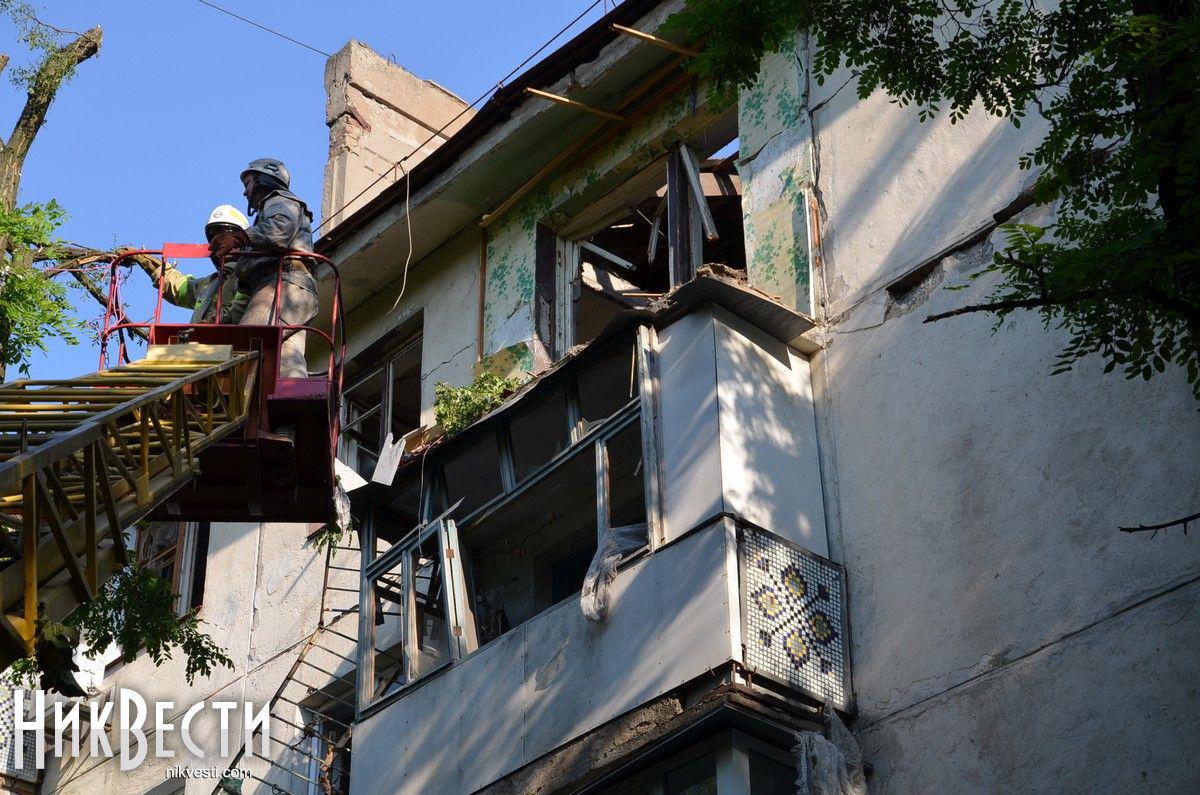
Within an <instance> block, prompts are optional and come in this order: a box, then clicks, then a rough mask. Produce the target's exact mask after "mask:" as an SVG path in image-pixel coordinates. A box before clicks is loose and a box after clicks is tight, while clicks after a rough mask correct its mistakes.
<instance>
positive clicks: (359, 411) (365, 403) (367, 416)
mask: <svg viewBox="0 0 1200 795" xmlns="http://www.w3.org/2000/svg"><path fill="white" fill-rule="evenodd" d="M384 391H385V390H384V369H383V368H382V367H381V368H379V369H377V370H376V371H375V372H373V373H371V374H370V375H368V376H367V377H365V378H363V379H361V380H360V381H358V382H357V383H356V384H354V385H353V386H352V387H350V388H349V389H347V390H345V392H344V393H343V395H342V398H343V407H344V408H343V410H342V412H343V413H342V430H341V438H340V446H341V451H340V452H341V455H340V457H341V459H342V460H343V461H345V462H346V463H347V464H349V465H350V466H351V467H353V468H354V470H355V471H356V472H358V474H360V475H362V476H363V477H365V478H367V479H368V480H369V479H370V478H371V473H373V472H374V471H375V463H376V461H378V460H379V444H380V440H381V433H382V431H381V429H382V426H381V425H380V422H381V420H382V413H383V406H382V400H383V398H384Z"/></svg>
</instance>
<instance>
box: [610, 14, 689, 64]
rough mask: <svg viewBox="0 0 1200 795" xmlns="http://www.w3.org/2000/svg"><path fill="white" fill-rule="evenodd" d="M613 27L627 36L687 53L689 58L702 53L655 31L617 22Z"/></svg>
mask: <svg viewBox="0 0 1200 795" xmlns="http://www.w3.org/2000/svg"><path fill="white" fill-rule="evenodd" d="M612 29H613V30H615V31H616V32H617V33H623V34H625V35H626V36H632V37H633V38H635V39H639V40H641V41H644V42H646V43H647V44H653V45H654V46H655V47H661V48H662V49H664V50H670V51H671V52H677V53H679V54H680V55H686V56H687V57H689V58H695V57H696V56H697V55H699V54H700V52H699V51H698V50H693V49H692V48H691V47H685V46H683V45H682V44H676V43H675V42H673V41H667V40H666V39H664V38H662V37H661V36H655V35H654V34H653V33H646V32H645V31H641V30H637V29H635V28H627V27H625V26H624V25H618V24H617V23H615V22H614V23H613V25H612Z"/></svg>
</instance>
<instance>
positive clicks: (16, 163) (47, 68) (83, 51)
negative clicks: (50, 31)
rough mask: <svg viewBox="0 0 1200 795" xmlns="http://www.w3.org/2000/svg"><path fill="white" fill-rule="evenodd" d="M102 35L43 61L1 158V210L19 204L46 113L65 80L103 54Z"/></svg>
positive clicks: (94, 32)
mask: <svg viewBox="0 0 1200 795" xmlns="http://www.w3.org/2000/svg"><path fill="white" fill-rule="evenodd" d="M101 38H102V32H101V30H100V28H99V27H95V28H92V29H91V30H89V31H87V32H86V33H83V34H81V35H80V36H79V38H77V39H75V40H74V41H73V42H71V43H70V44H67V45H64V46H63V47H61V48H60V49H58V50H56V51H54V52H53V53H51V54H50V55H49V56H48V57H47V58H46V60H44V61H42V64H41V66H39V67H38V70H37V72H36V73H34V76H33V79H32V81H31V82H30V84H29V96H28V98H27V99H26V100H25V107H24V108H23V109H22V110H21V115H20V117H19V118H18V119H17V123H16V125H15V126H14V127H13V131H12V134H11V135H10V136H9V138H8V143H7V145H6V146H5V147H4V151H3V156H2V157H0V166H2V169H0V207H3V208H4V209H8V210H11V209H12V208H13V206H14V205H15V204H16V200H17V188H18V186H19V184H20V181H21V167H22V166H23V165H24V162H25V155H26V154H28V152H29V147H30V145H31V144H32V143H33V139H34V137H35V136H37V133H38V130H40V129H41V128H42V124H43V123H45V121H46V112H47V111H48V110H49V109H50V103H51V102H53V101H54V96H55V94H57V93H58V89H59V87H60V86H61V85H62V83H63V80H65V79H66V78H67V76H68V75H70V74H71V71H72V70H73V69H74V68H75V67H76V66H78V65H79V64H81V63H83V62H84V61H86V60H87V59H88V58H91V57H92V56H93V55H95V54H96V53H97V52H99V51H100V42H101Z"/></svg>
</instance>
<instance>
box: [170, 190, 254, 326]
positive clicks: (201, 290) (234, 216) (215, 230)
mask: <svg viewBox="0 0 1200 795" xmlns="http://www.w3.org/2000/svg"><path fill="white" fill-rule="evenodd" d="M249 228H250V219H248V218H246V216H245V215H244V214H243V213H242V211H241V210H239V209H237V208H236V207H234V206H232V205H229V204H222V205H221V206H220V207H217V208H216V209H214V210H213V211H212V213H210V214H209V216H208V223H206V224H205V225H204V236H205V237H206V238H207V239H208V243H209V246H210V247H211V246H212V245H213V244H214V242H215V241H218V240H220V239H222V238H223V237H225V236H228V235H231V234H232V235H235V236H236V235H237V234H239V233H240V234H243V235H244V234H245V233H246V230H247V229H249ZM213 266H214V267H220V262H219V260H218V259H217V258H216V257H213ZM219 281H220V280H219V279H218V278H217V274H216V273H213V274H211V275H209V276H191V275H189V274H186V273H182V272H180V270H179V269H178V268H176V267H175V265H174V264H172V263H167V267H166V269H165V271H164V272H163V278H162V283H163V285H162V287H163V298H165V299H167V301H169V302H171V303H172V304H175V306H182V307H183V308H184V309H190V310H192V322H193V323H213V322H215V320H216V317H217V284H218V282H219ZM248 300H249V296H247V295H245V294H243V293H242V292H240V291H239V290H238V282H237V275H236V273H235V265H234V263H233V262H227V263H226V264H225V283H224V286H223V287H222V288H221V322H222V323H237V322H238V321H239V320H241V319H242V313H243V312H244V311H245V310H246V302H247V301H248Z"/></svg>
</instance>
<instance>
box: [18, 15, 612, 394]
mask: <svg viewBox="0 0 1200 795" xmlns="http://www.w3.org/2000/svg"><path fill="white" fill-rule="evenodd" d="M214 2H217V4H218V5H221V6H223V7H225V8H228V9H230V10H232V11H235V12H237V13H239V14H241V15H242V16H245V17H248V18H250V19H253V20H254V21H256V22H259V23H261V24H263V25H266V26H268V27H272V28H275V29H276V30H279V31H280V32H282V33H285V34H287V35H289V36H292V37H293V38H296V39H299V40H300V41H303V42H305V43H307V44H310V45H311V46H313V47H315V48H317V49H319V50H323V51H325V52H335V51H337V50H338V49H339V48H341V47H342V45H343V44H345V43H346V41H348V40H349V39H352V38H353V39H358V40H359V41H362V42H364V43H366V44H368V45H370V46H371V47H373V48H374V49H375V50H376V51H378V52H379V53H381V54H383V55H384V56H388V57H391V58H392V59H393V60H394V61H396V62H397V63H399V64H400V65H402V66H404V67H405V68H406V69H408V70H409V71H412V72H414V73H415V74H417V75H419V76H421V77H426V78H429V79H431V80H436V81H437V82H439V83H441V84H442V85H444V86H446V87H447V88H449V89H450V90H452V91H454V92H455V93H457V94H458V95H459V96H461V97H463V98H464V99H466V100H467V101H468V102H470V101H473V100H475V99H476V98H477V97H479V95H480V94H482V93H484V92H485V91H488V90H489V88H491V87H493V86H494V85H495V83H496V81H497V80H499V79H500V78H501V77H503V76H504V75H505V74H506V73H507V72H508V71H509V70H511V69H512V68H513V67H515V66H516V65H517V64H519V63H520V62H521V61H522V60H524V59H525V57H526V56H528V55H529V54H530V53H531V52H533V50H535V49H536V48H537V47H539V46H540V45H541V44H542V43H543V42H544V41H545V40H546V39H547V38H549V37H550V36H551V35H552V34H554V33H555V32H557V31H558V30H559V29H560V28H561V27H563V26H564V25H565V24H566V23H567V22H569V21H570V20H571V19H573V18H574V17H575V16H576V15H577V14H579V13H580V12H581V11H583V9H584V8H586V7H587V6H588V5H590V4H591V0H522V2H520V3H496V2H482V1H480V0H453V2H440V3H429V2H418V1H417V0H400V1H398V2H397V1H393V2H365V1H363V0H340V2H337V3H328V2H320V1H319V0H289V2H255V3H250V2H245V1H244V0H242V1H241V2H239V1H238V0H214ZM604 5H605V4H604V3H600V4H597V5H596V7H595V8H594V9H592V11H591V12H590V13H589V14H588V15H587V16H586V17H585V18H584V19H583V20H582V21H581V22H579V23H578V24H576V25H575V27H574V28H572V29H571V31H569V32H568V33H567V34H566V36H564V37H563V38H561V39H559V40H558V41H556V42H555V44H554V45H552V47H551V48H550V49H553V47H555V46H558V45H559V44H561V43H562V42H563V41H565V40H566V39H567V37H569V36H570V35H573V34H574V33H576V32H578V31H579V30H581V29H582V28H583V27H584V26H585V25H587V24H588V23H590V22H592V21H595V19H597V18H598V17H599V16H600V15H601V14H602V13H603V10H604V9H603V7H604ZM608 5H609V6H610V7H611V5H612V2H609V3H608ZM38 6H39V16H40V18H41V19H43V20H44V21H46V22H48V23H50V24H53V25H55V26H57V27H60V28H70V29H73V30H85V29H87V28H89V27H91V26H93V25H100V26H101V27H102V28H103V30H104V44H103V47H102V48H101V52H100V54H99V56H98V57H96V58H93V59H92V60H90V61H88V62H86V63H84V64H83V65H82V66H81V67H80V68H79V70H78V73H77V74H76V75H75V77H74V79H73V80H72V81H71V82H70V83H69V84H67V85H66V86H65V87H64V88H63V89H62V91H60V93H59V96H58V99H57V100H56V101H55V103H54V105H53V106H52V107H51V109H50V114H49V117H48V119H47V123H46V125H45V127H44V128H43V129H42V131H41V133H40V134H39V135H38V138H37V140H36V141H35V142H34V145H33V149H32V150H31V151H30V154H29V157H28V159H27V160H26V162H25V170H24V175H23V177H22V182H21V196H20V199H21V201H22V202H30V201H39V202H40V201H46V200H48V199H50V198H54V199H57V200H58V202H59V203H60V204H62V205H63V206H64V207H65V208H66V209H67V211H68V213H69V215H70V218H69V220H68V222H67V224H66V225H65V226H64V227H63V229H62V230H61V232H60V234H61V236H62V237H63V238H64V239H66V240H72V241H76V242H79V243H82V244H87V245H92V246H96V247H111V246H114V245H125V244H129V245H140V246H145V247H148V248H157V247H158V246H159V245H160V244H161V243H162V242H164V241H175V242H201V241H202V240H203V232H202V226H203V223H204V219H205V218H206V217H207V215H208V213H209V211H210V210H211V209H212V208H213V207H214V206H216V205H217V204H221V203H224V202H230V203H233V204H235V205H238V206H242V201H243V200H242V197H241V184H240V183H239V182H238V173H239V172H240V171H241V169H242V167H243V166H244V164H245V163H246V162H247V161H249V160H251V159H253V158H255V157H266V156H270V157H278V158H280V159H282V160H283V161H284V162H286V163H287V164H288V166H289V167H290V168H291V171H292V175H293V189H294V190H295V191H296V193H298V194H299V195H301V196H302V197H304V198H305V199H307V200H308V201H309V203H310V205H311V206H312V208H313V210H314V212H319V210H320V203H321V202H320V198H321V175H322V170H323V169H324V164H325V157H326V153H327V149H328V131H327V128H326V127H325V92H324V86H323V84H322V75H323V70H324V66H325V58H324V57H323V56H321V55H318V54H316V53H314V52H311V51H310V50H307V49H304V48H302V47H299V46H297V45H295V44H292V43H290V42H287V41H284V40H283V39H280V38H277V37H275V36H272V35H270V34H269V33H265V32H263V31H261V30H258V29H256V28H254V27H252V26H250V25H247V24H246V23H244V22H240V21H238V20H236V19H233V18H231V17H229V16H227V15H225V14H222V13H220V12H218V11H215V10H213V9H211V8H208V7H206V6H204V5H202V4H201V3H199V2H197V0H119V1H118V0H109V1H108V2H101V3H97V2H96V1H95V0H57V1H56V2H52V3H44V4H38ZM549 51H550V50H547V52H549ZM0 52H5V53H9V54H10V55H11V56H12V58H13V63H14V64H20V63H22V62H23V61H26V58H25V53H24V51H23V50H22V48H21V45H19V44H18V43H17V42H16V41H15V31H14V29H13V27H12V25H11V23H9V22H8V21H7V20H4V21H2V22H0ZM24 100H25V92H24V90H23V89H19V88H17V87H15V86H13V85H12V83H11V82H10V81H9V80H7V74H6V75H5V79H3V80H0V130H2V132H0V134H2V135H3V136H4V137H7V135H8V132H9V130H11V128H12V124H13V122H14V121H15V120H16V116H17V114H18V113H19V111H20V108H21V107H22V105H23V104H24ZM205 265H206V263H202V262H198V263H194V267H195V269H196V270H197V272H201V271H202V269H203V268H204V267H205ZM132 279H133V282H132V283H131V285H130V287H128V288H126V290H127V293H128V294H127V296H126V297H127V300H129V303H130V304H131V305H132V311H131V315H132V316H134V317H135V318H137V319H144V318H145V317H146V316H147V315H148V313H149V307H150V303H149V296H150V294H151V288H150V285H149V280H148V279H145V277H144V275H143V274H134V276H133V277H132ZM73 295H74V296H75V301H76V306H77V309H78V314H79V315H80V316H81V317H83V318H85V319H94V318H96V317H98V316H99V315H100V313H101V309H100V307H99V306H98V305H97V304H95V303H94V302H93V301H92V299H91V298H89V297H88V296H86V295H84V294H82V293H79V292H73ZM174 311H175V312H176V313H178V314H175V315H174V316H175V317H182V313H183V310H174ZM96 361H97V351H96V350H95V348H94V347H93V346H92V345H91V344H90V343H89V342H87V341H84V342H82V343H81V344H80V345H78V346H75V347H69V346H66V345H63V344H60V343H53V344H51V346H50V351H49V353H48V354H46V355H42V354H34V356H33V358H32V360H31V362H30V364H31V370H32V373H33V375H34V376H35V377H42V378H48V377H67V376H71V375H76V374H80V373H85V372H89V371H91V370H94V369H95V366H96ZM13 375H15V372H14V373H13Z"/></svg>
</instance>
